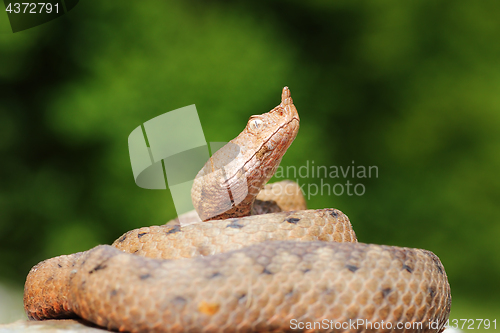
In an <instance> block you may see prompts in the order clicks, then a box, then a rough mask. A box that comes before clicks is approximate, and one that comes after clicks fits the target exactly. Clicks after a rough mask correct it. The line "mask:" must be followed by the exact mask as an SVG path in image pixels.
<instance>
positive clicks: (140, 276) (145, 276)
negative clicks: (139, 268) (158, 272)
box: [139, 273, 151, 280]
mask: <svg viewBox="0 0 500 333" xmlns="http://www.w3.org/2000/svg"><path fill="white" fill-rule="evenodd" d="M150 277H151V274H149V273H147V274H142V275H139V278H140V279H141V280H146V279H149V278H150Z"/></svg>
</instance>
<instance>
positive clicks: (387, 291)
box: [382, 288, 391, 297]
mask: <svg viewBox="0 0 500 333" xmlns="http://www.w3.org/2000/svg"><path fill="white" fill-rule="evenodd" d="M390 293H391V288H384V289H382V295H384V297H387V295H389V294H390Z"/></svg>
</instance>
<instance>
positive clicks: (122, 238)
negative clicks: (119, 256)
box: [118, 235, 127, 243]
mask: <svg viewBox="0 0 500 333" xmlns="http://www.w3.org/2000/svg"><path fill="white" fill-rule="evenodd" d="M125 239H127V235H123V236H122V237H121V238H120V239H119V240H118V243H121V242H123V241H124V240H125Z"/></svg>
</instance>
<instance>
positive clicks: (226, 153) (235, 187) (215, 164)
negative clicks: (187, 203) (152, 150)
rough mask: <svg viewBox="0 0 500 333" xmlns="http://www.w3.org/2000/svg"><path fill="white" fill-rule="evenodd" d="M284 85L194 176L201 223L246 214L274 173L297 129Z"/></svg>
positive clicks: (196, 205)
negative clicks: (265, 109) (276, 102)
mask: <svg viewBox="0 0 500 333" xmlns="http://www.w3.org/2000/svg"><path fill="white" fill-rule="evenodd" d="M299 121H300V119H299V115H298V113H297V109H296V108H295V105H293V100H292V98H291V96H290V90H289V89H288V87H284V88H283V92H282V94H281V103H280V104H279V105H278V106H276V107H275V108H274V109H272V110H271V111H269V112H267V113H264V114H261V115H254V116H251V117H250V119H249V120H248V123H247V126H246V127H245V129H244V130H243V131H242V132H241V133H240V134H239V135H238V136H237V137H236V138H235V139H233V140H231V141H230V142H229V143H228V144H227V145H225V146H224V147H222V148H221V149H219V150H218V151H217V152H216V153H215V154H214V155H213V156H212V157H211V158H210V159H209V160H208V161H207V163H206V164H205V166H204V167H203V169H202V170H200V172H199V173H198V175H197V176H196V179H195V181H194V183H193V187H192V190H191V199H192V201H193V205H194V207H195V209H196V211H197V212H198V215H199V216H200V218H201V219H202V220H204V221H205V220H211V219H222V218H231V217H239V216H246V215H250V213H251V209H252V205H253V202H254V201H255V197H256V196H257V194H258V193H259V191H260V190H261V189H262V187H263V186H264V185H265V184H266V183H267V181H268V180H269V179H271V177H272V176H273V175H274V173H275V172H276V169H277V168H278V166H279V164H280V162H281V159H282V158H283V155H284V154H285V152H286V150H287V149H288V147H290V145H291V144H292V142H293V140H294V139H295V137H296V136H297V133H298V130H299Z"/></svg>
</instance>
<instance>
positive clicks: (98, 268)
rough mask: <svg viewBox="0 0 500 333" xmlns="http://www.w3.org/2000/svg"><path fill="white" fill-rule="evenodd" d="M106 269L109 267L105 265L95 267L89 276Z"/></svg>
mask: <svg viewBox="0 0 500 333" xmlns="http://www.w3.org/2000/svg"><path fill="white" fill-rule="evenodd" d="M106 267H108V266H107V265H104V264H99V265H97V266H95V267H94V269H92V270H91V271H89V274H92V273H94V272H97V271H100V270H101V269H105V268H106Z"/></svg>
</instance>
